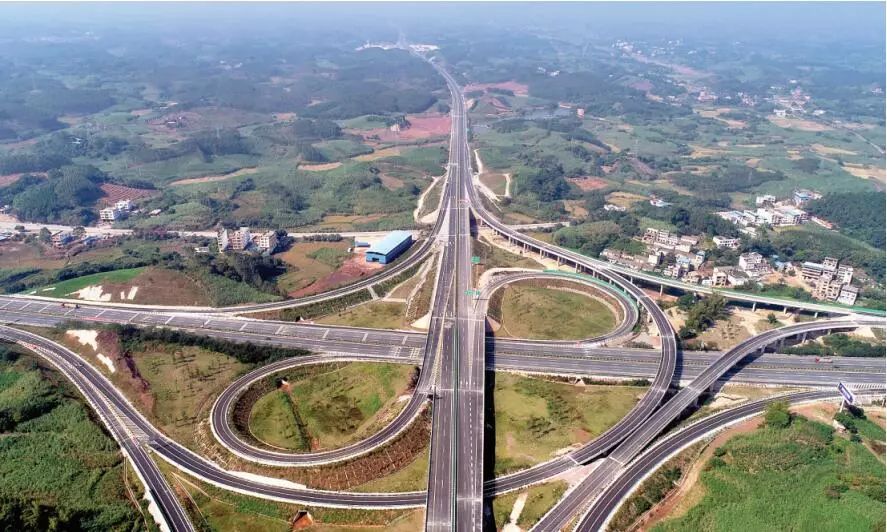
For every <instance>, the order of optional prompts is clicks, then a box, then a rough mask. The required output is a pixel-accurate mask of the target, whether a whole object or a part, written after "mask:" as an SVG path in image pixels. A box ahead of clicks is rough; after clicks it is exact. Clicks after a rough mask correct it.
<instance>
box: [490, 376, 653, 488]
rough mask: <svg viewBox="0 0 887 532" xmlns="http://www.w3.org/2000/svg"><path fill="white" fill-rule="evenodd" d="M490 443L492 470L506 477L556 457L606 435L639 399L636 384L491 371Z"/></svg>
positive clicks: (639, 390)
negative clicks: (600, 383)
mask: <svg viewBox="0 0 887 532" xmlns="http://www.w3.org/2000/svg"><path fill="white" fill-rule="evenodd" d="M487 385H488V393H489V394H490V396H491V400H490V401H489V402H490V404H491V405H492V409H493V411H492V412H490V411H489V408H488V411H487V414H486V416H487V417H486V419H487V420H488V424H491V426H492V427H493V430H492V431H488V434H487V442H488V444H489V447H490V448H491V449H494V451H493V452H494V453H495V455H494V457H493V459H494V462H495V464H494V466H493V470H494V472H495V473H496V474H497V475H501V474H505V473H508V472H511V471H516V470H518V469H523V468H526V467H529V466H531V465H533V464H536V463H539V462H542V461H545V460H548V459H551V458H554V456H555V453H556V452H557V451H559V450H562V449H564V448H566V447H569V446H570V445H572V444H574V443H578V442H587V441H590V440H591V439H593V438H594V437H596V436H597V435H599V434H601V433H603V432H604V431H605V430H607V429H608V428H609V427H611V426H612V425H613V424H615V423H616V422H617V421H619V420H620V419H621V418H622V417H623V416H624V415H625V413H626V412H628V411H629V410H630V409H631V408H632V407H633V406H634V404H635V403H636V402H637V401H638V397H639V396H640V395H641V394H642V393H643V392H644V388H641V387H636V386H598V385H588V386H576V385H572V384H567V383H562V382H554V381H549V380H546V379H542V378H534V377H522V376H518V375H514V374H511V373H505V372H496V373H489V372H488V373H487Z"/></svg>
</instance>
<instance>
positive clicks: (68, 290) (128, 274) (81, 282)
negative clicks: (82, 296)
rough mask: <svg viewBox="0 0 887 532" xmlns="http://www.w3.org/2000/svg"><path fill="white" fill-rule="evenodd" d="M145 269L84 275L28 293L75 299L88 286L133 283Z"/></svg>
mask: <svg viewBox="0 0 887 532" xmlns="http://www.w3.org/2000/svg"><path fill="white" fill-rule="evenodd" d="M144 270H145V268H129V269H126V270H112V271H109V272H102V273H94V274H92V275H84V276H82V277H76V278H74V279H68V280H67V281H61V282H58V283H55V284H51V285H49V286H45V287H43V288H38V289H37V290H36V291H35V290H29V291H28V293H31V292H34V293H36V294H39V295H44V296H52V297H74V298H76V297H77V296H76V294H74V292H77V291H78V290H82V289H84V288H86V287H87V286H94V285H101V284H102V283H126V282H128V281H131V280H132V279H133V278H134V277H135V276H137V275H138V274H140V273H142V272H143V271H144Z"/></svg>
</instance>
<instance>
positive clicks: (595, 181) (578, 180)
mask: <svg viewBox="0 0 887 532" xmlns="http://www.w3.org/2000/svg"><path fill="white" fill-rule="evenodd" d="M567 181H569V182H570V183H573V184H574V185H576V186H577V187H579V189H580V190H582V192H588V191H589V190H599V189H602V188H604V187H606V186H607V184H608V183H607V182H606V181H604V180H603V179H601V178H600V177H592V176H582V177H571V178H569V179H567Z"/></svg>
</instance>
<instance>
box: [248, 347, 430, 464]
mask: <svg viewBox="0 0 887 532" xmlns="http://www.w3.org/2000/svg"><path fill="white" fill-rule="evenodd" d="M412 373H413V367H412V366H409V365H405V364H373V363H363V362H360V363H358V362H355V363H350V364H344V365H341V366H330V367H329V369H328V370H326V371H320V372H318V373H313V374H312V375H311V376H310V377H303V378H296V379H294V380H292V381H288V384H287V385H286V387H285V388H281V389H280V390H274V391H272V392H270V393H268V394H266V395H265V396H263V397H262V398H261V399H260V400H259V401H258V402H257V403H256V404H255V405H254V406H253V410H252V414H251V416H250V432H252V434H253V435H254V436H255V437H256V438H258V439H260V440H262V441H265V442H268V443H271V444H273V445H278V446H280V447H285V448H300V447H301V442H302V441H309V442H311V446H312V448H314V449H328V448H335V447H340V446H342V445H345V444H347V443H348V442H351V441H354V440H356V439H358V438H360V437H361V436H362V435H365V434H369V433H370V432H372V431H373V430H376V429H378V428H379V427H378V424H379V423H384V422H385V420H387V419H390V416H393V415H395V414H396V413H397V412H398V411H399V410H400V408H401V407H402V406H403V403H402V402H399V401H398V400H397V399H398V397H399V396H400V395H401V394H403V393H404V392H406V391H407V387H408V386H409V381H410V377H411V375H412ZM285 376H286V374H285V373H282V374H281V378H285ZM281 390H283V391H281ZM293 408H295V409H296V412H297V413H298V416H299V419H301V421H302V425H299V424H298V423H296V416H295V415H294V414H295V412H294V411H293V410H292V409H293ZM300 431H305V433H304V434H303V433H301V432H300Z"/></svg>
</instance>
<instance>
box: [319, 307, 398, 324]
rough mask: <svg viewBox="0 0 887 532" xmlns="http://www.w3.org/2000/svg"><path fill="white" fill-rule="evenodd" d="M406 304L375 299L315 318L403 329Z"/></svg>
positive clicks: (332, 322) (338, 322)
mask: <svg viewBox="0 0 887 532" xmlns="http://www.w3.org/2000/svg"><path fill="white" fill-rule="evenodd" d="M405 314H406V304H404V303H400V302H389V301H373V302H370V303H365V304H363V305H358V306H356V307H352V308H349V309H345V310H341V311H339V312H337V313H336V314H330V315H328V316H324V317H322V318H320V319H317V320H314V321H316V322H317V323H325V324H327V325H348V326H351V327H369V328H372V329H403V328H405V326H406V324H405V323H404V319H405Z"/></svg>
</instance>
